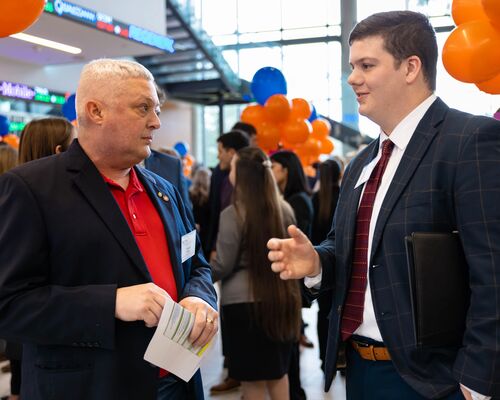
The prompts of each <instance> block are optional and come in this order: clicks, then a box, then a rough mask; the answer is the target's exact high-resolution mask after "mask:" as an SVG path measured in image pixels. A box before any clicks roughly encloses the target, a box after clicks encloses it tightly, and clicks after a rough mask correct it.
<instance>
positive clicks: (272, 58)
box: [239, 47, 286, 81]
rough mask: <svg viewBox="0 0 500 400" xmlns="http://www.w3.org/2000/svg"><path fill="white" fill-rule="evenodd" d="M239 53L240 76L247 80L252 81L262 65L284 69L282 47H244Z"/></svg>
mask: <svg viewBox="0 0 500 400" xmlns="http://www.w3.org/2000/svg"><path fill="white" fill-rule="evenodd" d="M239 53H240V62H239V67H240V68H239V76H240V78H242V79H246V80H247V81H251V80H252V78H253V76H254V75H255V73H256V72H257V71H258V70H259V69H260V68H262V67H274V68H278V69H280V70H281V69H282V65H281V49H280V47H257V48H252V49H242V50H240V52H239ZM285 77H286V76H285Z"/></svg>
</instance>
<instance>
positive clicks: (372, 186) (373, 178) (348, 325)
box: [340, 139, 394, 340]
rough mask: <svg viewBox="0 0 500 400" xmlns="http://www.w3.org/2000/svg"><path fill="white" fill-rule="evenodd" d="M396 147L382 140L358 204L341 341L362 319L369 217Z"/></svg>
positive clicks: (356, 327) (341, 327)
mask: <svg viewBox="0 0 500 400" xmlns="http://www.w3.org/2000/svg"><path fill="white" fill-rule="evenodd" d="M393 148H394V143H392V142H391V141H390V140H389V139H387V140H385V141H384V143H382V157H380V160H379V161H378V163H377V165H375V168H374V169H373V171H372V173H371V175H370V179H368V181H367V182H366V185H365V191H364V192H363V197H362V199H361V203H360V204H359V209H358V215H357V218H356V238H355V240H354V252H353V261H352V272H351V282H350V284H349V291H348V293H347V299H346V301H345V304H344V313H343V314H342V322H341V324H340V332H341V334H342V340H347V339H349V338H350V337H351V335H352V334H353V332H354V331H355V330H356V329H358V327H359V326H360V325H361V322H363V306H364V303H365V292H366V284H367V279H368V278H367V269H368V235H369V232H370V219H371V217H372V211H373V203H374V201H375V196H376V194H377V190H378V187H379V186H380V181H381V180H382V175H384V171H385V168H386V167H387V163H388V161H389V157H390V156H391V153H392V149H393Z"/></svg>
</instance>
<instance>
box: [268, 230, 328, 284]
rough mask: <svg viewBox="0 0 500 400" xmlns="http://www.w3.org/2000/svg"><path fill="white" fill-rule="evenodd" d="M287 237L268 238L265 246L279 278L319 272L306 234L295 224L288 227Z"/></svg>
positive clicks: (299, 276)
mask: <svg viewBox="0 0 500 400" xmlns="http://www.w3.org/2000/svg"><path fill="white" fill-rule="evenodd" d="M288 234H289V235H290V238H289V239H276V238H272V239H269V241H268V242H267V248H268V249H269V250H270V251H269V254H268V258H269V260H270V261H271V262H272V264H271V268H272V270H273V271H274V272H276V273H279V274H280V278H281V279H284V280H286V279H301V278H304V277H305V276H315V275H318V274H319V273H320V270H321V269H320V261H319V256H318V253H317V252H316V250H314V247H313V245H312V244H311V242H310V241H309V239H308V238H307V236H306V235H304V233H302V232H301V230H300V229H299V228H297V227H296V226H295V225H290V226H289V227H288Z"/></svg>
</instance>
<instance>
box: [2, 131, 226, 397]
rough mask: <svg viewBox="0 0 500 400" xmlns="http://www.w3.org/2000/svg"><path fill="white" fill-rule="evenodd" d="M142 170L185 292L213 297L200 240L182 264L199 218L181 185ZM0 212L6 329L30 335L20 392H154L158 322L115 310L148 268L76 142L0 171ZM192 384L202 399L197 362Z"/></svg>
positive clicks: (5, 333) (6, 333)
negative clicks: (121, 294) (151, 356)
mask: <svg viewBox="0 0 500 400" xmlns="http://www.w3.org/2000/svg"><path fill="white" fill-rule="evenodd" d="M136 172H137V175H138V177H139V179H140V180H141V182H142V184H143V185H144V187H145V189H146V191H147V192H148V194H149V196H150V198H151V200H152V201H153V204H154V205H155V207H156V209H157V210H158V213H159V215H160V218H161V219H162V221H163V223H164V226H165V232H166V237H167V242H168V247H169V251H170V257H171V263H172V268H173V272H174V276H175V281H176V285H177V291H178V294H179V300H180V299H182V298H185V297H187V296H196V297H200V298H202V299H204V300H205V301H207V302H208V303H209V304H210V305H211V306H212V307H214V308H216V294H215V291H214V288H213V285H212V280H211V273H210V266H209V265H208V264H207V262H206V261H205V259H204V258H203V255H202V253H201V248H200V243H199V240H198V241H197V245H196V254H195V255H194V256H193V257H192V258H190V259H189V260H187V261H185V262H184V263H181V254H180V253H181V237H182V235H184V234H186V233H188V232H191V231H192V230H194V229H195V228H194V226H193V224H192V222H191V221H190V220H189V218H188V217H187V214H186V208H185V207H184V206H183V205H182V202H181V200H180V196H179V193H178V192H177V191H176V190H175V189H174V188H173V186H172V185H171V184H170V183H168V182H167V181H165V180H164V179H162V178H160V177H159V176H157V175H155V174H153V173H151V172H149V171H146V170H144V169H142V168H137V167H136ZM160 194H161V196H160ZM164 195H166V198H165V199H164ZM0 215H1V216H2V217H1V218H2V223H1V225H0V248H1V249H2V251H1V252H0V265H1V268H0V336H1V337H5V338H7V339H9V340H15V341H19V342H22V343H23V344H24V358H23V387H22V393H23V399H26V400H32V399H36V400H38V399H40V400H42V399H43V400H46V399H61V400H62V399H68V398H71V399H73V400H78V399H81V400H89V399H96V400H97V399H151V400H153V399H156V396H157V382H158V368H156V367H153V366H152V365H150V364H149V363H147V362H146V361H144V359H143V356H144V352H145V350H146V347H147V345H148V343H149V341H150V339H151V337H152V335H153V333H154V329H151V328H147V327H146V326H145V324H144V322H142V321H136V322H123V321H120V320H117V319H116V318H115V298H116V289H117V288H118V287H124V286H131V285H138V284H143V283H146V282H151V281H152V279H151V276H150V274H149V272H148V269H147V267H146V264H145V262H144V259H143V257H142V255H141V253H140V250H139V248H138V246H137V244H136V242H135V239H134V236H133V234H132V232H131V231H130V229H129V226H128V224H127V221H126V220H125V218H124V217H123V215H122V213H121V210H120V208H119V207H118V205H117V204H116V202H115V200H114V198H113V195H112V193H111V191H110V190H109V188H108V187H107V185H106V183H105V182H104V180H103V178H102V177H101V175H100V173H99V171H98V170H97V169H96V167H95V165H94V164H93V163H92V162H91V160H90V159H89V158H88V157H87V155H86V154H85V153H84V151H83V150H82V148H81V147H80V145H79V144H78V141H75V142H74V143H73V144H72V145H71V146H70V148H69V149H68V151H67V152H65V153H62V154H59V155H56V156H52V157H47V158H43V159H40V160H36V161H33V162H30V163H27V164H24V165H22V166H20V167H18V168H15V169H13V170H11V171H9V172H8V173H5V174H3V175H2V176H1V177H0ZM190 392H191V394H190V398H203V391H202V387H201V378H200V375H199V373H198V374H197V375H196V377H195V378H193V380H192V382H191V383H190Z"/></svg>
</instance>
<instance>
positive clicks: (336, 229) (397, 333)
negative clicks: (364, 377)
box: [317, 99, 500, 399]
mask: <svg viewBox="0 0 500 400" xmlns="http://www.w3.org/2000/svg"><path fill="white" fill-rule="evenodd" d="M377 150H378V140H375V141H374V142H372V143H371V144H370V145H369V146H368V147H367V148H366V149H364V150H363V151H362V152H361V153H360V154H359V155H358V156H357V157H356V158H355V159H354V160H353V161H352V162H351V163H350V164H349V166H348V168H347V169H346V172H345V175H344V178H343V181H342V188H341V193H340V198H339V203H338V205H337V209H336V213H335V217H334V222H333V226H332V230H331V231H330V233H329V234H328V237H327V239H326V240H325V241H324V242H323V243H322V244H321V245H320V246H319V247H317V251H318V253H319V255H320V259H321V263H322V266H323V281H322V282H323V283H322V289H328V288H333V293H334V294H333V296H334V298H333V305H332V311H331V313H330V325H329V340H328V348H327V359H326V380H325V389H328V388H329V387H330V385H331V382H332V379H333V376H334V374H335V371H336V370H335V363H336V357H337V351H338V344H339V341H340V340H341V339H340V337H339V331H340V320H341V315H342V308H343V306H344V302H345V299H346V295H347V289H348V284H349V279H350V274H351V262H352V256H353V254H352V253H353V240H354V230H355V224H356V214H357V209H358V204H359V198H360V195H361V191H362V185H361V186H359V187H358V188H356V189H355V188H354V186H355V184H356V182H357V181H358V178H359V176H360V174H361V171H362V170H363V167H364V166H365V165H366V164H368V163H369V162H370V161H371V160H372V159H373V158H374V157H375V155H376V154H377ZM499 204H500V122H498V121H495V120H493V119H491V118H486V117H478V116H473V115H470V114H466V113H463V112H460V111H457V110H453V109H450V108H448V107H447V106H446V105H445V104H444V103H443V102H442V101H441V100H440V99H437V100H436V101H435V102H434V103H433V104H432V106H431V107H430V109H429V110H428V111H427V113H426V114H425V115H424V117H423V119H422V120H421V121H420V123H419V124H418V126H417V128H416V130H415V132H414V134H413V136H412V138H411V140H410V142H409V144H408V147H407V148H406V150H405V153H404V155H403V158H402V160H401V163H400V164H399V166H398V169H397V171H396V174H395V176H394V178H393V180H392V183H391V185H390V187H389V190H388V192H387V194H386V196H385V198H384V201H383V204H382V208H381V210H380V214H379V216H378V220H377V224H376V227H375V232H374V236H373V243H372V250H371V262H370V264H369V279H370V288H371V295H372V299H373V305H374V309H375V316H376V319H377V323H378V327H379V329H380V332H381V334H382V338H383V340H384V343H385V344H386V346H387V347H388V349H389V352H390V354H391V357H392V360H393V363H394V365H395V367H396V369H397V370H398V372H399V374H400V375H401V376H402V378H403V379H404V380H405V381H406V382H407V383H408V384H409V385H410V386H412V387H413V388H414V389H415V390H416V391H417V392H419V393H420V394H421V395H423V396H425V397H427V398H432V399H436V398H441V397H442V396H445V395H446V394H449V393H451V392H453V391H454V390H457V388H458V383H459V382H460V383H462V384H464V385H465V386H467V387H469V388H471V389H473V390H475V391H477V392H479V393H482V394H485V395H490V396H494V397H496V396H500V361H499V360H500V317H499V316H500V207H499ZM453 230H458V231H459V234H460V238H461V241H462V245H463V248H464V251H465V255H466V258H467V263H468V265H469V273H470V283H471V290H472V295H471V304H470V308H469V311H468V314H467V321H466V323H467V329H466V332H465V335H464V338H463V345H462V346H461V347H460V348H453V347H443V348H416V347H415V345H414V343H413V334H412V327H413V321H412V314H411V307H410V293H409V285H408V273H407V266H406V252H405V244H404V237H405V236H406V235H409V234H411V233H412V232H451V231H453Z"/></svg>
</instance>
